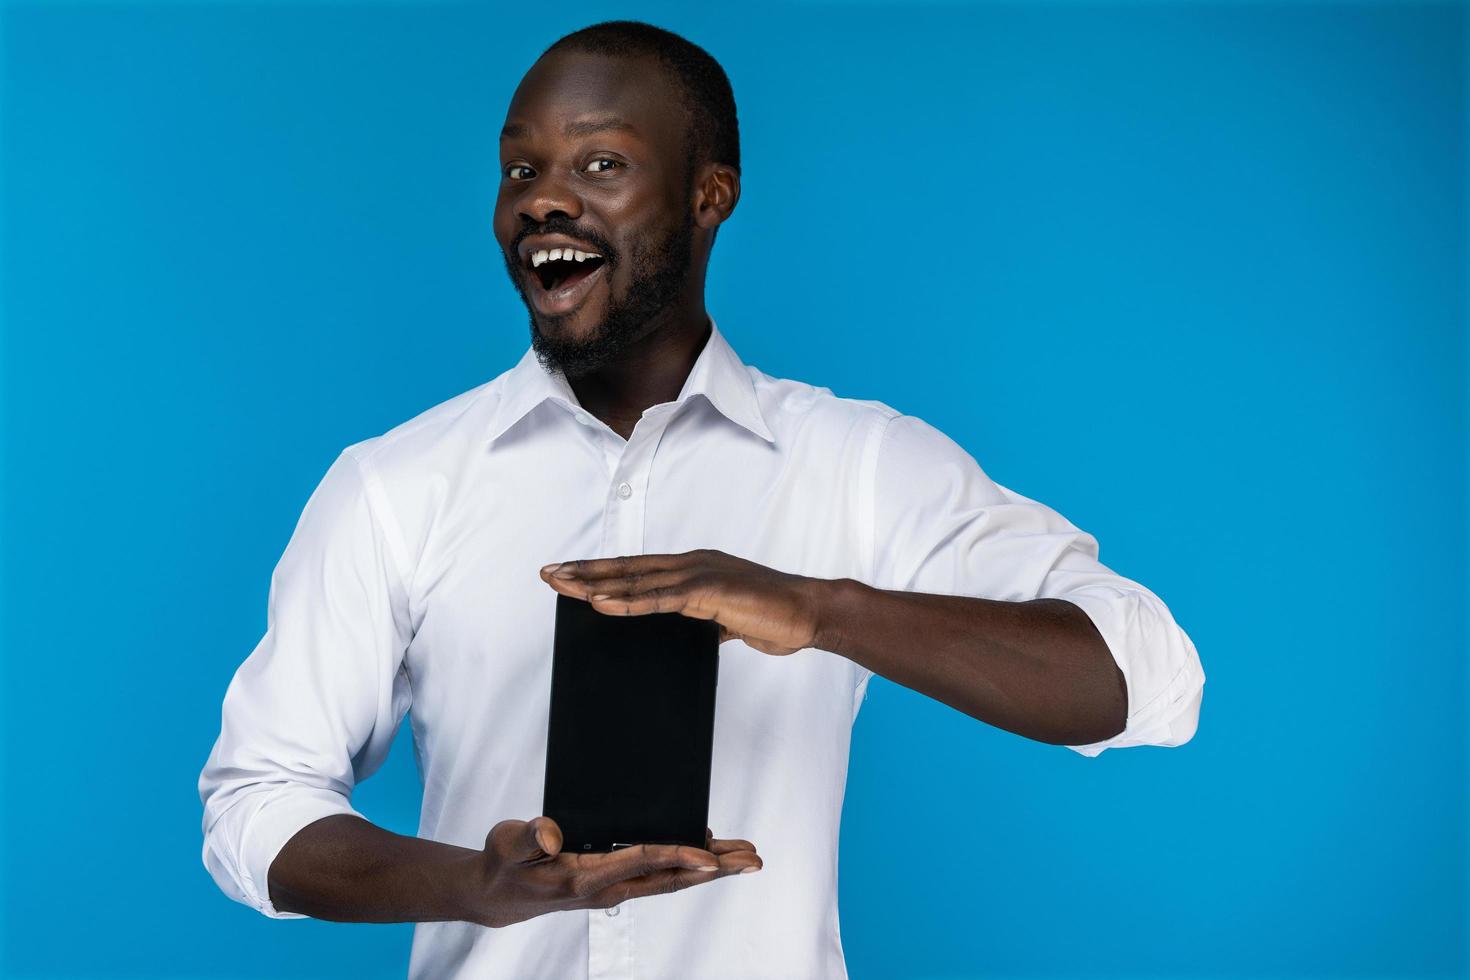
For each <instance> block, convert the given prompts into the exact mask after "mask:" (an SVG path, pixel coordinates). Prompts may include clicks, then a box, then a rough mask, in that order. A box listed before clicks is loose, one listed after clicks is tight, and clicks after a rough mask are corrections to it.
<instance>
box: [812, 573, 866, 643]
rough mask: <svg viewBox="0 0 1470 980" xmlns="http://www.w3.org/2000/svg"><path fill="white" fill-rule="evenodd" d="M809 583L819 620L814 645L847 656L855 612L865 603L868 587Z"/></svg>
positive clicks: (837, 581)
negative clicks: (863, 598) (863, 594)
mask: <svg viewBox="0 0 1470 980" xmlns="http://www.w3.org/2000/svg"><path fill="white" fill-rule="evenodd" d="M809 582H810V595H811V602H812V608H813V610H814V611H815V617H816V629H815V630H814V635H813V638H812V644H811V645H812V646H813V647H815V648H816V649H818V650H826V651H827V652H828V653H836V654H840V655H845V654H846V650H847V639H846V637H847V635H848V627H849V625H850V623H851V621H852V610H853V608H854V607H855V606H856V605H857V604H858V603H860V602H861V601H862V596H861V593H862V592H863V591H864V590H866V589H867V586H865V585H863V584H862V583H861V582H859V581H857V580H856V579H850V578H832V579H828V578H819V579H810V580H809Z"/></svg>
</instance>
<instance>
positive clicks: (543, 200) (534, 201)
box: [516, 174, 582, 224]
mask: <svg viewBox="0 0 1470 980" xmlns="http://www.w3.org/2000/svg"><path fill="white" fill-rule="evenodd" d="M516 213H517V214H519V215H520V216H521V217H522V218H524V219H526V220H528V221H532V222H535V223H536V224H544V223H545V222H546V221H547V220H548V219H550V218H551V216H552V215H554V214H559V215H562V216H563V217H566V218H570V219H572V220H573V221H575V220H576V219H577V218H580V217H581V216H582V200H581V198H579V197H577V195H576V193H575V192H574V191H573V190H572V188H571V186H570V185H569V184H568V183H567V181H566V180H564V179H562V178H559V177H557V176H556V175H555V174H537V175H536V176H535V177H533V178H531V179H530V180H528V181H526V183H525V187H524V188H523V189H522V191H521V196H520V198H519V199H518V200H517V201H516Z"/></svg>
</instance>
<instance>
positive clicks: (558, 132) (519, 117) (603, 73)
mask: <svg viewBox="0 0 1470 980" xmlns="http://www.w3.org/2000/svg"><path fill="white" fill-rule="evenodd" d="M679 96H680V92H679V90H678V87H677V83H676V82H675V81H674V79H673V77H672V76H671V75H670V73H669V72H668V71H667V70H666V69H664V67H663V66H662V65H660V64H659V63H658V62H657V61H656V60H654V59H652V58H641V57H640V58H629V57H616V56H612V55H600V54H589V53H586V52H579V51H577V52H553V53H551V54H548V55H545V56H544V57H542V58H541V59H540V60H539V61H537V62H536V63H535V64H534V65H532V66H531V70H530V71H528V72H526V75H525V77H524V78H522V79H521V84H520V85H519V86H517V88H516V91H515V95H514V96H512V97H511V100H510V108H509V109H507V110H506V114H505V124H506V127H507V129H511V130H512V131H513V132H514V133H516V134H517V135H520V134H522V133H524V135H525V136H526V137H529V138H531V139H546V138H561V137H562V136H564V135H565V134H566V130H567V127H568V126H569V125H571V124H575V123H589V122H601V121H606V120H609V119H612V120H619V121H621V122H624V123H626V124H627V125H628V126H629V127H631V131H630V135H633V136H634V137H636V138H638V139H641V140H642V141H643V142H645V143H647V144H650V145H651V146H654V147H658V148H663V147H667V148H668V149H669V150H670V152H675V151H677V152H680V153H682V150H683V146H684V137H685V128H686V125H687V120H686V117H685V113H684V107H683V103H682V101H681V99H680V97H679Z"/></svg>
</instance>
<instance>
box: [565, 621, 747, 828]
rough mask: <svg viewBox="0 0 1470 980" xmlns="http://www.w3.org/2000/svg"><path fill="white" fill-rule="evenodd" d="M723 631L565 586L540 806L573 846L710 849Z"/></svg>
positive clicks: (716, 626)
mask: <svg viewBox="0 0 1470 980" xmlns="http://www.w3.org/2000/svg"><path fill="white" fill-rule="evenodd" d="M719 630H720V628H719V624H718V623H716V622H715V621H714V620H709V619H694V618H692V617H689V616H684V615H681V614H679V613H645V614H642V615H637V616H621V615H610V614H608V613H600V612H598V611H597V610H596V609H593V608H592V604H591V603H589V602H587V601H585V600H583V599H575V598H572V597H571V596H566V595H562V594H560V593H558V594H557V597H556V633H555V639H554V641H553V644H552V647H553V649H552V665H551V711H550V717H549V719H548V723H547V735H546V783H545V796H544V799H543V804H542V811H541V812H542V813H544V814H545V815H546V816H548V817H550V818H551V819H553V820H555V821H556V822H557V825H558V826H559V827H560V828H561V832H562V838H563V844H562V850H563V851H566V852H578V851H581V852H600V851H611V850H616V849H617V848H619V847H623V846H627V845H630V844H645V843H646V844H653V843H658V844H690V845H693V846H695V847H704V846H705V828H706V827H707V826H708V823H709V784H710V758H711V755H712V753H713V750H714V730H715V685H716V683H717V681H718V679H719V655H720V644H719Z"/></svg>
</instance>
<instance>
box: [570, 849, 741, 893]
mask: <svg viewBox="0 0 1470 980" xmlns="http://www.w3.org/2000/svg"><path fill="white" fill-rule="evenodd" d="M575 857H576V858H577V866H578V869H579V871H580V872H581V873H580V875H579V878H580V881H579V885H580V887H579V889H578V890H579V891H580V892H581V893H582V894H584V895H592V894H596V893H598V892H600V891H602V890H604V889H606V888H607V887H609V886H610V885H613V884H616V883H617V882H620V881H626V880H627V879H629V878H638V877H641V876H644V875H650V874H653V873H655V872H659V871H666V870H670V869H682V870H686V871H699V872H714V871H718V870H719V868H720V858H719V857H718V856H716V855H714V854H711V853H710V852H709V851H706V850H702V849H700V848H698V847H688V846H686V845H683V844H638V845H636V846H634V847H625V848H622V849H620V850H616V851H613V852H612V853H610V854H578V855H575Z"/></svg>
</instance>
